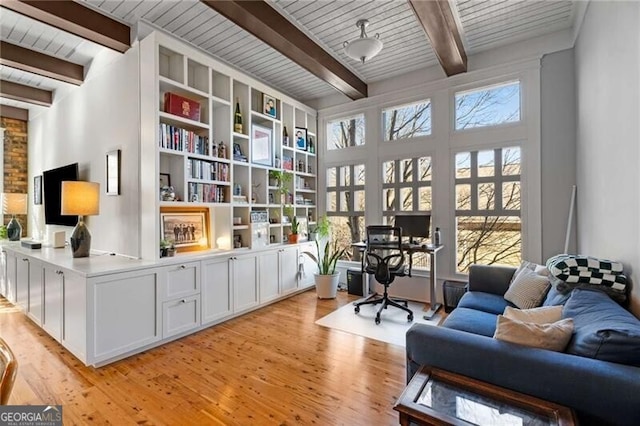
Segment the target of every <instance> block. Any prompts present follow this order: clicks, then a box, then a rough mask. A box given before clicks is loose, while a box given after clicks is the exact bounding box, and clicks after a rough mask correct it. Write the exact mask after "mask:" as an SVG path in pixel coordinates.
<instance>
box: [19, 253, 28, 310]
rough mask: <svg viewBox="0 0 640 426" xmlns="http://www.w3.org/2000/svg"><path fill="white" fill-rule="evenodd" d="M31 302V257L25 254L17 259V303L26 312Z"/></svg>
mask: <svg viewBox="0 0 640 426" xmlns="http://www.w3.org/2000/svg"><path fill="white" fill-rule="evenodd" d="M28 304H29V258H28V257H27V256H24V255H20V256H18V258H17V260H16V305H18V306H19V307H20V308H22V309H24V311H25V312H26V310H27V307H28Z"/></svg>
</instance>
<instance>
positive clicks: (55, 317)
mask: <svg viewBox="0 0 640 426" xmlns="http://www.w3.org/2000/svg"><path fill="white" fill-rule="evenodd" d="M63 280H64V272H62V270H61V269H59V268H56V267H53V266H44V268H43V285H42V289H43V299H44V313H43V321H42V328H44V330H45V331H46V332H47V333H49V335H51V337H53V338H54V339H56V340H57V341H58V342H61V341H62V290H63V289H62V287H63Z"/></svg>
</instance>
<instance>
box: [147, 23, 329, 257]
mask: <svg viewBox="0 0 640 426" xmlns="http://www.w3.org/2000/svg"><path fill="white" fill-rule="evenodd" d="M140 49H141V52H140V57H141V88H140V89H141V108H142V110H141V118H142V123H141V163H142V164H141V173H142V177H143V178H142V179H141V181H142V188H141V194H142V198H143V199H142V200H141V210H142V212H141V213H142V215H141V217H142V221H143V223H142V228H143V231H142V235H143V238H142V243H141V244H142V250H141V251H142V255H143V257H144V258H157V257H158V245H159V241H160V239H161V236H162V231H161V227H162V214H163V213H172V212H178V213H179V212H181V211H185V212H187V211H194V212H199V213H204V215H205V218H206V222H207V227H208V235H207V236H206V237H205V239H206V241H201V244H203V245H205V246H206V248H207V249H209V250H215V249H220V250H231V249H234V248H235V247H234V242H235V241H238V240H239V241H241V247H240V250H246V249H251V248H252V241H255V236H252V232H256V229H257V228H256V227H254V226H252V217H254V218H255V216H256V215H255V214H254V215H252V212H266V213H267V214H268V218H269V224H268V226H265V227H266V228H267V229H268V239H267V240H266V242H267V243H268V244H282V243H285V242H286V241H287V236H288V234H289V233H290V223H288V220H287V218H286V216H287V215H286V214H287V213H290V212H293V214H295V216H296V217H298V218H299V219H301V220H302V222H303V228H304V222H305V221H306V222H307V224H306V225H307V226H309V225H311V226H312V225H313V224H314V223H315V221H316V220H317V208H316V204H317V193H316V189H317V179H316V174H317V158H316V153H315V152H316V151H315V149H314V148H316V147H317V145H316V143H317V140H316V134H317V118H316V111H314V110H313V109H311V108H309V107H307V106H305V105H303V104H301V103H300V102H298V101H296V100H294V99H291V98H290V97H288V96H286V95H284V94H282V93H280V92H278V91H277V90H274V89H271V88H269V87H267V86H265V85H264V84H262V83H261V82H259V81H257V80H254V79H252V78H251V77H248V76H246V75H244V74H242V73H241V72H239V71H237V70H235V69H233V68H231V67H229V66H228V65H226V64H224V63H220V62H218V61H217V60H215V59H213V58H212V57H210V56H208V55H206V54H204V53H203V52H201V51H199V50H197V49H194V48H192V47H190V46H188V45H186V44H184V43H182V42H180V41H178V40H175V39H173V38H172V37H170V36H167V35H165V34H162V33H153V34H151V35H150V36H148V37H147V38H145V39H144V40H142V41H141V43H140ZM167 93H171V94H172V95H177V96H179V97H182V98H185V99H188V100H189V101H191V102H195V103H196V104H197V107H196V109H199V112H200V113H199V117H192V118H186V117H183V116H180V115H176V114H173V113H171V112H167V110H166V108H165V95H166V94H167ZM265 95H266V96H267V98H265ZM268 99H273V101H274V106H275V111H265V104H264V102H265V100H268ZM236 102H237V103H238V104H239V105H240V111H241V115H242V129H241V130H242V131H235V130H236V129H234V110H235V106H236ZM192 105H193V104H192ZM187 107H188V106H187ZM269 112H271V114H270V113H269ZM194 118H195V119H194ZM285 127H286V130H287V133H288V136H289V137H288V141H287V140H285V138H283V130H284V128H285ZM297 128H301V129H306V130H307V139H306V140H307V147H306V149H304V148H299V147H298V144H297V140H296V129H297ZM265 134H267V135H270V138H271V141H270V143H268V142H266V141H267V140H268V139H267V138H265V137H264V135H265ZM312 146H313V148H311V147H312ZM272 170H279V171H284V172H286V173H290V174H291V179H290V180H289V181H288V182H287V184H286V185H285V187H286V190H287V191H286V194H285V195H284V196H283V195H282V191H281V188H280V187H278V186H274V185H273V182H270V179H269V172H270V171H272ZM161 179H162V182H163V184H166V183H169V181H170V185H171V187H172V188H173V190H174V191H173V195H175V198H173V197H171V196H169V197H164V198H163V196H162V191H161V189H162V188H161V183H160V182H161ZM263 217H264V214H263ZM261 229H263V228H261ZM236 244H237V243H236ZM197 248H198V249H200V248H202V247H197Z"/></svg>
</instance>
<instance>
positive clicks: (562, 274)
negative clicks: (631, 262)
mask: <svg viewBox="0 0 640 426" xmlns="http://www.w3.org/2000/svg"><path fill="white" fill-rule="evenodd" d="M622 268H623V267H622V264H621V263H620V262H613V261H611V260H601V259H596V258H594V257H588V256H580V255H572V254H559V255H556V256H553V257H551V258H549V260H547V269H548V270H549V272H550V273H551V275H553V276H554V277H556V278H558V279H560V280H562V281H564V282H566V283H569V284H571V283H574V284H591V285H602V286H605V287H608V288H610V289H612V290H615V291H616V292H621V293H624V292H625V291H626V288H627V277H626V276H625V275H624V274H623V273H622V272H623V269H622Z"/></svg>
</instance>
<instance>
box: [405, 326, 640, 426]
mask: <svg viewBox="0 0 640 426" xmlns="http://www.w3.org/2000/svg"><path fill="white" fill-rule="evenodd" d="M406 339H407V349H406V350H407V381H409V379H410V378H411V377H413V375H414V374H415V372H416V371H417V370H418V368H419V367H420V366H421V365H429V366H432V367H436V368H441V369H443V370H447V371H451V372H454V373H458V374H461V375H464V376H468V377H472V378H475V379H478V380H482V381H485V382H488V383H493V384H495V385H498V386H502V387H504V388H508V389H513V390H515V391H518V392H521V393H525V394H528V395H533V396H536V397H538V398H542V399H545V400H548V401H552V402H555V403H558V404H561V405H565V406H568V407H572V408H574V409H575V410H576V411H577V412H578V414H579V416H580V418H581V420H586V422H587V423H591V422H598V423H600V424H607V423H609V422H611V423H615V424H629V425H631V424H635V425H637V424H640V404H638V399H637V398H638V395H640V380H637V378H638V377H639V374H640V368H637V367H632V366H626V365H622V364H614V363H610V362H605V361H599V360H594V359H591V358H583V357H578V356H574V355H569V354H565V353H560V352H551V351H547V350H543V349H535V348H528V347H525V346H520V345H515V344H511V343H506V342H502V341H499V340H496V339H492V338H490V337H485V336H479V335H476V334H471V333H466V332H464V331H459V330H454V329H448V328H444V327H434V326H427V325H420V324H416V325H413V326H412V327H411V328H410V329H409V331H407V335H406Z"/></svg>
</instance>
